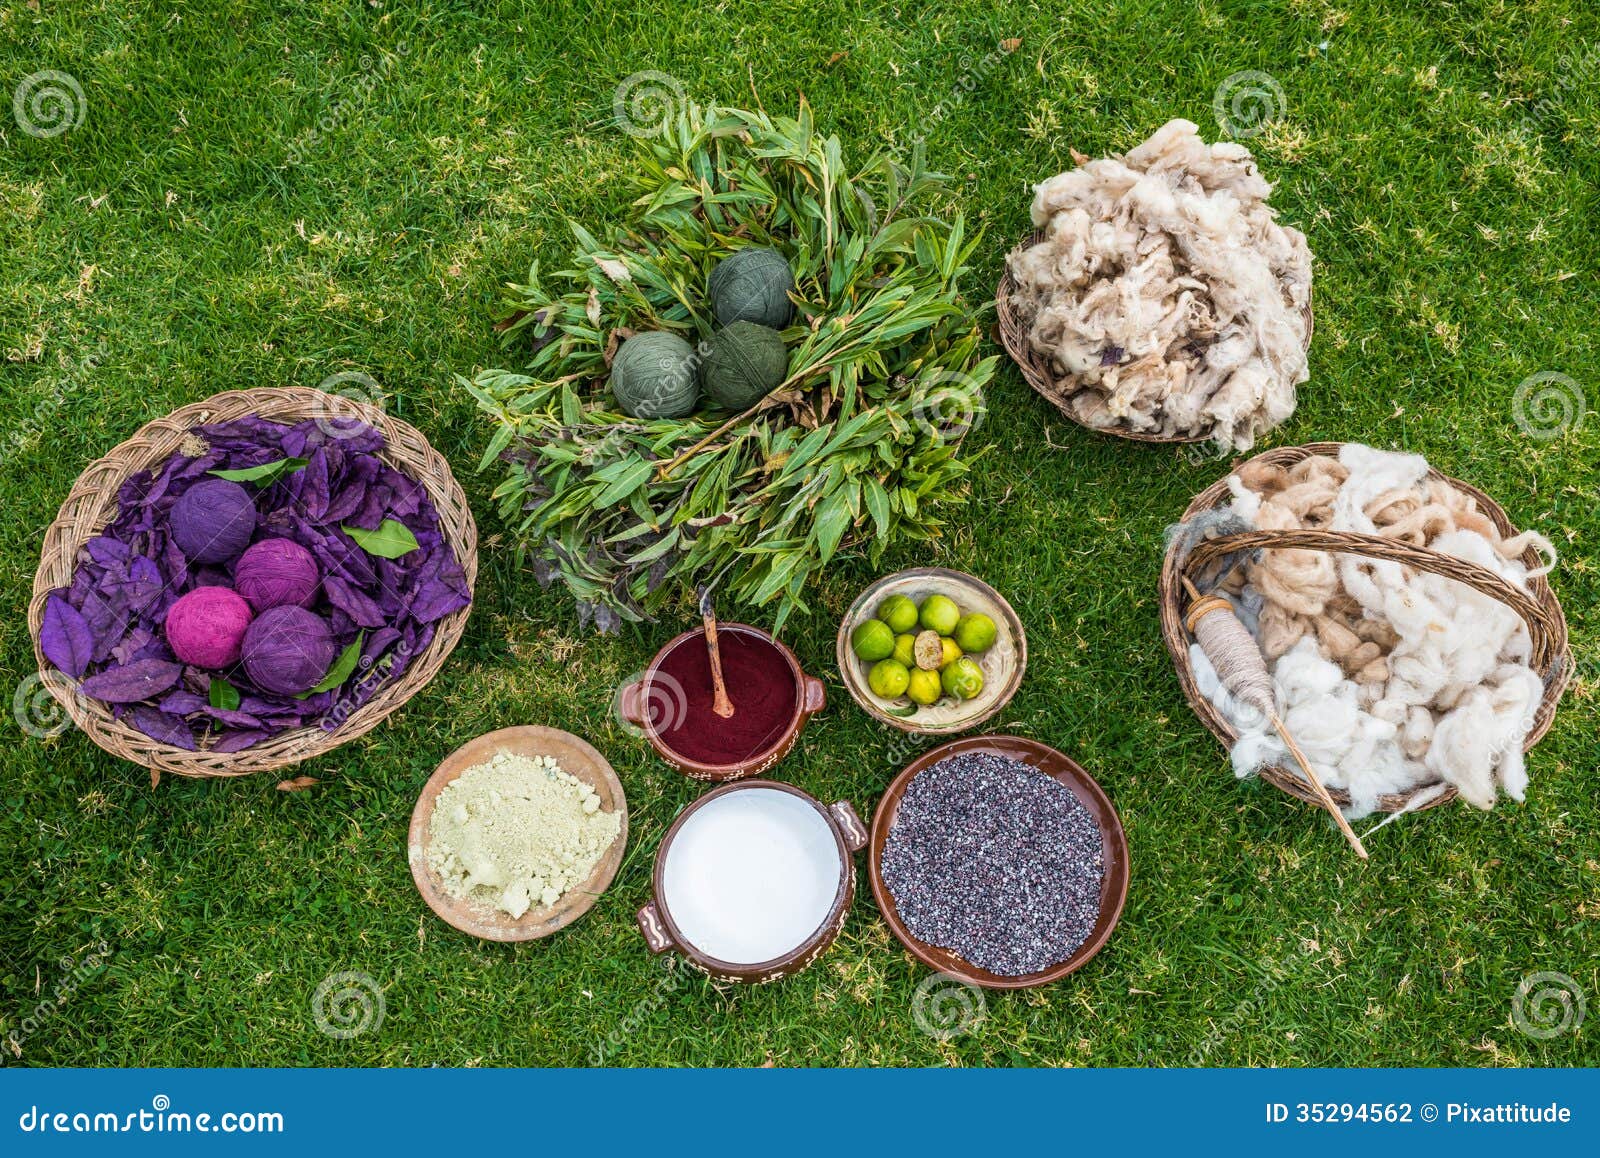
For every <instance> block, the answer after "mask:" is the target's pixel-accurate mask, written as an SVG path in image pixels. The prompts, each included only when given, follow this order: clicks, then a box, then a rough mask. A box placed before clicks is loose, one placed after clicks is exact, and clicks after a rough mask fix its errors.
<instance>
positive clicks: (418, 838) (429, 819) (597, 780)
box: [406, 725, 628, 941]
mask: <svg viewBox="0 0 1600 1158" xmlns="http://www.w3.org/2000/svg"><path fill="white" fill-rule="evenodd" d="M500 752H509V753H512V754H514V755H519V756H529V757H538V756H549V757H552V758H553V759H555V761H556V762H557V763H558V764H560V765H561V769H562V771H564V772H566V773H568V774H569V775H571V776H573V777H575V778H576V779H578V780H581V781H582V782H583V783H585V784H587V785H589V787H590V788H592V789H593V790H594V792H595V794H596V795H597V796H599V797H600V808H601V810H602V811H605V812H616V813H617V814H618V816H619V817H620V819H621V825H620V828H619V829H618V832H617V836H616V839H615V840H613V841H612V842H611V846H610V847H609V848H608V849H606V851H605V853H604V854H603V855H602V856H601V857H600V859H599V861H598V862H596V864H595V866H594V871H593V872H591V873H590V874H589V876H588V879H586V880H585V881H583V882H582V883H581V884H579V885H576V886H574V887H572V888H569V889H568V890H567V891H566V892H565V893H563V894H562V895H561V896H560V898H558V899H557V901H556V902H555V904H553V905H549V906H545V907H541V906H538V905H535V906H534V907H533V908H530V909H529V910H528V911H527V912H525V913H523V914H522V916H520V917H512V916H511V914H510V913H506V912H501V911H500V910H498V909H491V908H488V907H486V906H483V905H479V904H474V903H472V902H470V901H467V900H464V899H460V898H457V897H454V896H451V895H450V893H449V892H448V891H446V889H445V885H444V881H443V880H442V879H441V878H440V876H439V874H438V873H437V872H436V871H435V870H434V868H433V866H432V865H430V864H429V863H428V843H429V837H430V832H431V829H432V824H433V809H434V805H435V804H436V803H437V801H438V799H439V793H440V792H442V791H443V790H444V787H445V785H447V784H449V783H450V782H451V781H452V780H454V779H455V778H456V777H458V776H460V775H461V774H462V773H463V772H465V771H467V769H469V768H474V767H477V766H478V765H480V764H484V763H487V762H488V761H489V760H490V759H491V758H492V757H493V756H495V755H496V754H497V753H500ZM406 843H407V854H408V856H409V858H410V861H411V877H412V879H413V880H415V881H416V882H417V891H418V892H420V893H421V894H422V899H423V900H424V901H426V902H427V903H428V907H429V908H430V909H432V910H433V911H434V912H435V913H437V914H438V916H439V918H440V919H441V920H443V921H444V922H445V923H446V924H449V925H454V926H455V927H456V928H457V929H460V930H461V931H462V932H463V933H471V934H472V935H473V936H474V937H482V938H484V939H485V940H487V941H533V940H536V939H538V938H540V937H548V936H549V935H550V934H551V933H554V932H556V931H557V930H559V929H564V928H566V927H567V926H568V925H570V924H572V922H573V921H576V920H577V919H578V918H579V917H581V916H583V914H585V913H587V912H588V911H589V910H590V909H591V908H593V907H594V903H595V901H597V900H599V899H600V894H601V893H603V892H605V891H606V887H607V886H608V885H610V884H611V879H612V878H613V877H615V876H616V875H617V868H618V866H620V865H621V864H622V854H623V851H624V850H625V849H626V848H627V844H628V801H627V798H626V797H625V796H624V795H623V792H622V782H621V781H620V780H618V779H617V774H616V773H615V772H613V771H612V769H611V765H610V764H609V763H608V762H607V761H606V758H605V757H604V756H602V755H601V754H600V753H599V752H597V751H596V750H595V748H594V747H593V745H591V744H589V743H588V742H587V741H585V740H581V739H579V738H578V737H577V736H574V735H572V734H571V733H570V732H563V731H561V730H560V729H559V728H545V727H540V726H538V725H527V726H524V727H519V728H501V729H500V730H499V731H497V732H488V733H485V734H484V735H482V736H479V737H478V738H477V739H476V740H470V741H468V742H467V743H465V744H463V745H461V747H459V748H457V749H456V750H455V751H454V752H452V753H450V755H448V756H446V757H445V759H444V763H442V764H440V765H439V767H438V769H437V770H436V771H435V772H434V774H433V775H432V776H430V777H429V778H428V782H427V783H426V784H424V785H423V786H422V795H421V796H419V797H418V798H417V806H416V808H414V809H413V810H412V812H411V832H410V836H409V837H408V839H407V842H406Z"/></svg>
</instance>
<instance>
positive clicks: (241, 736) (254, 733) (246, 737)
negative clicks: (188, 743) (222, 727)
mask: <svg viewBox="0 0 1600 1158" xmlns="http://www.w3.org/2000/svg"><path fill="white" fill-rule="evenodd" d="M270 735H272V733H271V732H267V731H262V730H260V729H252V730H246V731H235V732H224V733H222V735H220V736H218V737H217V739H216V742H215V743H213V744H212V745H211V751H213V752H238V751H241V750H242V749H245V748H248V747H250V746H251V745H252V744H259V743H261V741H262V740H265V739H266V738H267V737H268V736H270Z"/></svg>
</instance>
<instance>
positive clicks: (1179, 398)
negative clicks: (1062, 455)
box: [1008, 120, 1311, 450]
mask: <svg viewBox="0 0 1600 1158" xmlns="http://www.w3.org/2000/svg"><path fill="white" fill-rule="evenodd" d="M1271 192H1272V186H1271V184H1269V183H1268V182H1267V181H1266V180H1265V179H1264V178H1263V177H1262V176H1261V174H1260V172H1259V171H1258V170H1257V169H1256V166H1255V161H1254V159H1253V158H1252V157H1251V155H1250V151H1249V150H1248V149H1246V148H1245V147H1244V146H1243V145H1240V144H1237V143H1233V142H1221V143H1218V144H1215V145H1207V144H1206V143H1205V142H1204V141H1202V140H1201V139H1200V137H1199V132H1198V129H1197V127H1196V126H1195V125H1193V124H1192V123H1190V122H1189V121H1185V120H1173V121H1169V122H1168V123H1167V124H1165V125H1164V126H1162V127H1161V128H1160V129H1159V130H1157V131H1156V133H1155V134H1154V135H1153V136H1151V137H1150V139H1149V140H1147V141H1145V142H1144V143H1143V144H1141V145H1139V146H1138V147H1137V148H1134V149H1132V150H1131V151H1129V152H1128V153H1127V154H1125V155H1124V156H1121V157H1106V158H1102V159H1100V160H1095V161H1087V162H1085V163H1083V164H1081V165H1079V166H1078V167H1077V168H1076V169H1072V170H1070V171H1068V172H1065V173H1061V174H1059V175H1057V176H1055V177H1052V178H1050V179H1049V180H1048V181H1045V182H1044V183H1043V184H1041V185H1039V186H1037V187H1036V189H1035V193H1034V200H1033V223H1034V225H1035V226H1036V227H1037V228H1039V229H1040V230H1041V231H1042V232H1043V233H1044V235H1045V236H1044V240H1043V241H1041V242H1040V243H1039V244H1038V245H1035V246H1032V247H1031V248H1029V249H1027V250H1024V251H1021V252H1018V253H1013V254H1012V255H1011V256H1010V258H1009V259H1008V262H1009V265H1010V269H1011V274H1012V277H1013V279H1014V280H1015V281H1016V283H1017V285H1018V289H1019V292H1018V293H1017V294H1016V295H1015V300H1016V302H1017V306H1018V309H1019V312H1020V314H1021V316H1022V318H1023V320H1024V321H1025V322H1026V323H1027V324H1028V326H1029V341H1030V342H1031V344H1032V345H1033V348H1034V349H1035V350H1037V351H1039V352H1040V353H1042V354H1045V355H1048V356H1049V357H1050V358H1051V360H1052V361H1053V363H1054V365H1055V367H1056V369H1057V370H1058V371H1059V372H1061V373H1062V374H1063V375H1065V376H1068V380H1067V382H1066V383H1064V387H1065V388H1067V389H1070V390H1071V391H1072V393H1071V394H1070V395H1069V397H1070V405H1071V406H1072V408H1073V411H1074V413H1075V414H1076V415H1077V416H1078V418H1079V419H1080V420H1081V421H1083V422H1085V423H1087V424H1088V425H1090V426H1097V427H1102V428H1106V427H1114V428H1123V429H1128V430H1132V431H1138V432H1147V433H1156V434H1161V435H1169V436H1195V435H1200V436H1209V437H1211V438H1212V439H1214V440H1215V441H1216V442H1217V444H1218V445H1219V446H1221V447H1224V448H1232V449H1236V450H1247V449H1249V447H1250V446H1251V445H1252V444H1253V443H1254V441H1255V439H1256V437H1257V436H1258V435H1259V434H1260V433H1261V432H1263V431H1265V430H1268V429H1270V428H1271V427H1273V426H1276V425H1277V424H1278V423H1280V422H1282V421H1283V420H1284V419H1285V418H1287V417H1288V416H1289V415H1290V414H1292V413H1293V412H1294V407H1295V386H1297V385H1298V384H1299V383H1301V382H1304V381H1305V380H1306V377H1307V370H1306V338H1307V325H1308V323H1307V320H1306V317H1305V313H1304V311H1305V308H1306V306H1307V304H1308V303H1309V302H1310V300H1311V251H1310V249H1309V248H1308V247H1307V246H1306V240H1305V236H1304V234H1302V233H1300V231H1299V230H1296V229H1291V228H1288V227H1285V226H1282V225H1279V224H1278V222H1277V220H1276V213H1275V212H1274V211H1273V209H1272V208H1271V207H1270V206H1269V205H1267V196H1268V195H1269V194H1270V193H1271Z"/></svg>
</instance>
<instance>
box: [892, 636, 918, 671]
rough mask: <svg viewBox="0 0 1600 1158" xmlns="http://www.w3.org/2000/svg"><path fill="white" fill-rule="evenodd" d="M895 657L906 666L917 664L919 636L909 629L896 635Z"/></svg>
mask: <svg viewBox="0 0 1600 1158" xmlns="http://www.w3.org/2000/svg"><path fill="white" fill-rule="evenodd" d="M894 658H895V659H897V660H899V661H900V662H901V663H903V664H905V665H906V667H908V668H910V667H916V666H917V637H916V636H914V635H912V634H911V633H910V632H909V631H908V632H905V633H904V634H903V635H897V636H895V637H894Z"/></svg>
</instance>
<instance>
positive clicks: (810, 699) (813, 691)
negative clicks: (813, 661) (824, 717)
mask: <svg viewBox="0 0 1600 1158" xmlns="http://www.w3.org/2000/svg"><path fill="white" fill-rule="evenodd" d="M803 679H804V682H805V689H804V693H803V694H802V696H801V702H800V710H801V711H802V712H803V713H805V714H806V715H808V716H814V715H816V714H817V713H818V712H820V711H822V709H823V708H825V707H827V706H828V685H827V684H825V683H823V682H822V681H821V680H819V679H818V678H817V677H816V676H805V677H803Z"/></svg>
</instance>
